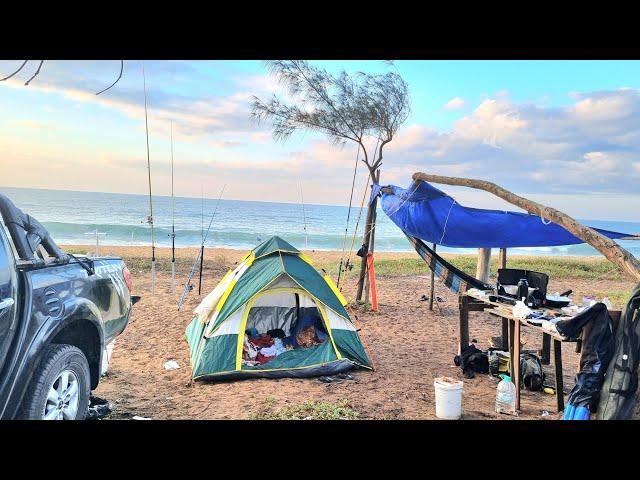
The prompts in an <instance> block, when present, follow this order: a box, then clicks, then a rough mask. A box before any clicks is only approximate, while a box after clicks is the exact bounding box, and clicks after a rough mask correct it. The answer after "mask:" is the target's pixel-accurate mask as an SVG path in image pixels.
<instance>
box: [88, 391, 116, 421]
mask: <svg viewBox="0 0 640 480" xmlns="http://www.w3.org/2000/svg"><path fill="white" fill-rule="evenodd" d="M112 410H113V408H112V406H111V403H110V402H109V401H108V400H105V399H104V398H100V397H95V396H93V395H91V396H90V397H89V412H88V414H87V420H101V419H103V418H104V417H106V416H108V415H110V414H111V412H112Z"/></svg>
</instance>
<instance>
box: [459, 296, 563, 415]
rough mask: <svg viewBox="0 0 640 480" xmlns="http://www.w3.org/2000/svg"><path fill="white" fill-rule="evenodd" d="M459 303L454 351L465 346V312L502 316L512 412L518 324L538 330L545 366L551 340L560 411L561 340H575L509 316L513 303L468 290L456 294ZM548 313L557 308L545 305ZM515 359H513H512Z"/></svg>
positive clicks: (516, 378)
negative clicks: (511, 392)
mask: <svg viewBox="0 0 640 480" xmlns="http://www.w3.org/2000/svg"><path fill="white" fill-rule="evenodd" d="M459 302H460V325H459V337H458V338H459V340H460V344H459V347H458V353H460V352H462V348H463V347H466V346H467V345H469V312H482V311H487V312H488V313H489V314H491V315H495V316H496V317H499V318H501V319H502V348H503V349H504V346H505V343H506V342H505V339H508V346H509V348H508V351H509V371H510V373H511V379H512V381H513V383H514V385H515V386H516V412H519V411H520V331H521V327H522V326H526V327H528V328H531V329H534V330H538V331H539V333H541V334H542V355H541V361H542V363H543V364H545V365H548V364H549V360H550V349H551V340H553V356H554V365H555V380H556V401H557V407H558V411H559V412H561V411H563V410H564V392H563V383H562V343H563V342H573V343H576V340H571V339H567V338H565V337H563V336H561V335H559V334H556V333H552V332H549V331H547V330H544V329H543V328H542V327H539V326H536V325H531V324H530V323H527V321H526V320H521V319H518V318H515V317H514V316H513V313H512V311H513V306H512V305H509V304H506V303H500V302H491V301H490V300H489V296H488V295H487V296H482V295H479V294H478V295H474V294H471V293H463V294H461V295H460V297H459ZM545 310H549V311H550V312H558V313H560V310H559V309H553V308H545ZM516 359H517V361H516Z"/></svg>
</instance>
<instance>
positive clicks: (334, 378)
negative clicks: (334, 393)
mask: <svg viewBox="0 0 640 480" xmlns="http://www.w3.org/2000/svg"><path fill="white" fill-rule="evenodd" d="M318 380H320V381H321V382H322V383H337V382H342V381H343V380H355V378H354V377H353V375H349V374H348V373H339V374H337V375H324V376H322V377H319V378H318Z"/></svg>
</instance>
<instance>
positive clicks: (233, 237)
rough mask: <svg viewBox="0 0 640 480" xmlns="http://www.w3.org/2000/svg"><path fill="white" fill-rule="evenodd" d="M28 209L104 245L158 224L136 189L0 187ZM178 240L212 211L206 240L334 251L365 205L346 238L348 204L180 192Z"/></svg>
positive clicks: (72, 240)
mask: <svg viewBox="0 0 640 480" xmlns="http://www.w3.org/2000/svg"><path fill="white" fill-rule="evenodd" d="M0 192H2V193H5V194H6V195H7V196H9V198H11V199H12V200H13V201H14V203H15V204H16V205H17V206H18V207H19V208H21V209H22V210H23V211H24V212H25V213H28V214H30V215H32V216H33V217H34V218H36V219H37V220H38V221H40V222H41V223H42V224H43V225H44V226H45V227H46V228H47V229H48V230H49V231H50V233H51V235H52V237H53V239H54V240H55V241H56V243H58V244H63V245H91V244H94V243H95V231H96V229H97V231H98V232H99V233H100V234H101V235H100V244H101V245H104V246H148V245H150V244H151V228H150V226H149V225H148V224H147V223H146V222H147V215H148V195H144V194H135V193H110V192H87V191H78V190H56V189H44V188H23V187H0ZM174 201H175V234H176V238H175V240H176V247H177V248H189V247H198V246H200V245H201V244H202V235H203V231H206V229H207V226H208V224H209V222H210V221H211V216H212V214H213V212H214V211H216V206H218V209H217V212H216V214H215V216H214V218H213V221H212V223H211V231H210V232H209V235H208V237H207V239H206V242H205V246H206V247H211V248H232V249H240V250H247V249H251V248H253V247H255V246H256V245H257V244H258V243H260V242H261V241H263V240H265V239H266V238H268V237H270V236H271V235H279V236H281V237H283V238H285V239H286V240H287V241H289V242H290V243H292V244H293V245H294V246H296V247H298V248H300V249H308V250H319V251H331V250H338V251H341V250H342V249H343V244H344V243H346V249H349V247H350V245H351V242H352V241H353V234H354V228H355V227H356V222H357V219H358V212H359V205H358V206H354V207H352V210H351V215H350V223H349V228H348V232H347V235H346V238H345V225H346V220H347V215H348V206H343V205H322V204H312V203H309V204H307V203H305V204H304V205H303V204H302V203H289V202H273V201H264V200H236V199H222V200H220V203H219V205H217V204H218V200H217V198H215V199H214V198H208V197H205V198H200V197H182V196H181V197H177V196H176V197H175V199H174ZM171 203H172V202H171V196H167V195H153V208H154V234H155V239H154V240H155V245H156V246H157V247H161V248H163V247H170V246H171V237H170V235H171ZM378 212H379V215H378V217H377V219H378V222H377V226H376V251H379V252H410V251H413V248H412V247H411V245H410V244H409V242H408V241H407V239H406V237H405V236H404V234H403V233H402V231H401V230H400V229H399V228H398V227H397V226H396V225H395V224H393V222H391V220H390V219H389V218H388V217H387V216H386V215H385V214H384V212H383V211H382V210H381V209H380V208H379V209H378ZM365 215H366V208H365V209H363V211H362V217H361V218H360V222H359V225H358V231H357V233H356V236H355V241H354V247H355V249H356V250H357V249H358V248H359V246H360V244H361V236H362V230H363V226H364V225H363V224H364V221H365V220H364V217H365ZM578 220H580V221H582V222H584V223H586V224H588V225H591V226H594V227H598V228H604V229H608V230H615V231H622V232H625V233H630V234H631V233H638V232H640V222H629V221H607V220H595V219H590V220H584V219H578ZM619 243H620V244H621V245H622V246H624V247H625V248H627V249H628V250H629V251H630V252H631V253H632V254H634V255H640V242H638V241H620V242H619ZM438 250H439V251H441V252H446V253H460V254H471V253H476V249H469V248H466V249H463V248H448V247H438ZM509 251H510V252H511V254H514V255H556V256H557V255H560V256H600V255H601V254H600V253H599V252H598V251H596V250H595V249H594V248H593V247H591V246H589V245H586V244H580V245H568V246H561V247H529V248H512V249H509Z"/></svg>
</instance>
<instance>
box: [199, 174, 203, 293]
mask: <svg viewBox="0 0 640 480" xmlns="http://www.w3.org/2000/svg"><path fill="white" fill-rule="evenodd" d="M201 195H202V201H201V202H202V203H201V212H200V240H201V241H202V245H201V246H200V276H199V278H198V296H200V293H201V292H202V265H203V264H204V185H203V186H202V193H201Z"/></svg>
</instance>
